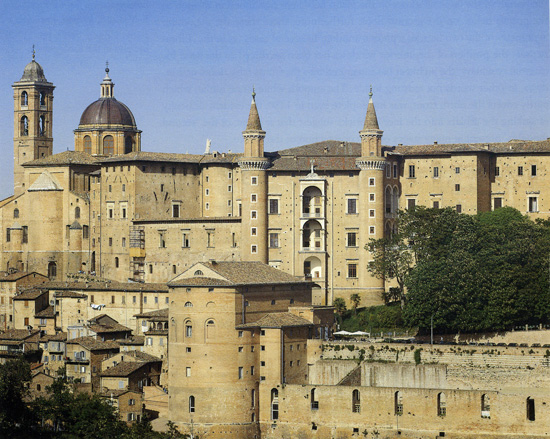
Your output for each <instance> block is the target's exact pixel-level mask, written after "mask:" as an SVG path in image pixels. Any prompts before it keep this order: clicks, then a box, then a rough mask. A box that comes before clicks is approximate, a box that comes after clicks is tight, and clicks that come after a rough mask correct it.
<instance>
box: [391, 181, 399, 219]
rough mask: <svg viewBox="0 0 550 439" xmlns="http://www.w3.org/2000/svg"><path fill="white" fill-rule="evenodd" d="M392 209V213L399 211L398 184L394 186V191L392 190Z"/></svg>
mask: <svg viewBox="0 0 550 439" xmlns="http://www.w3.org/2000/svg"><path fill="white" fill-rule="evenodd" d="M391 199H392V201H391V211H392V213H397V212H399V189H398V188H397V186H394V187H393V191H392V194H391Z"/></svg>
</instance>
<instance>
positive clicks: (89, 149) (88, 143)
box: [84, 136, 92, 154]
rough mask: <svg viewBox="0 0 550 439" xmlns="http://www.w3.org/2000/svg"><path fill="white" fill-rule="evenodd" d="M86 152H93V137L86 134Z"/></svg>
mask: <svg viewBox="0 0 550 439" xmlns="http://www.w3.org/2000/svg"><path fill="white" fill-rule="evenodd" d="M84 152H85V153H87V154H91V153H92V138H91V137H90V136H84Z"/></svg>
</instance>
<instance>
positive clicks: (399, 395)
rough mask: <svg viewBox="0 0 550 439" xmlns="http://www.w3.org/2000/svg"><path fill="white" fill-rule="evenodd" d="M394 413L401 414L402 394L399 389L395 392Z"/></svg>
mask: <svg viewBox="0 0 550 439" xmlns="http://www.w3.org/2000/svg"><path fill="white" fill-rule="evenodd" d="M394 404H395V414H396V415H397V416H401V415H402V414H403V394H402V393H401V392H400V391H397V392H395V401H394Z"/></svg>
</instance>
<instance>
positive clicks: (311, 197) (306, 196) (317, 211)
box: [302, 186, 323, 218]
mask: <svg viewBox="0 0 550 439" xmlns="http://www.w3.org/2000/svg"><path fill="white" fill-rule="evenodd" d="M322 199H323V193H322V192H321V189H319V188H317V187H314V186H309V187H308V188H306V189H305V190H304V192H303V193H302V214H303V216H304V217H314V218H315V217H321V215H322V210H323V209H322Z"/></svg>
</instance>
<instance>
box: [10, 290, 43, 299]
mask: <svg viewBox="0 0 550 439" xmlns="http://www.w3.org/2000/svg"><path fill="white" fill-rule="evenodd" d="M43 294H46V292H45V291H44V290H38V289H35V288H32V289H28V290H25V291H23V292H22V293H21V294H18V295H17V296H14V297H13V300H36V299H37V298H39V297H40V296H42V295H43Z"/></svg>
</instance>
